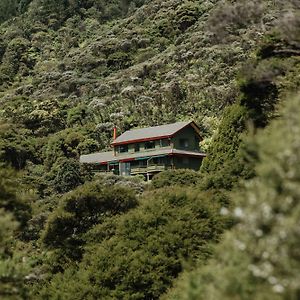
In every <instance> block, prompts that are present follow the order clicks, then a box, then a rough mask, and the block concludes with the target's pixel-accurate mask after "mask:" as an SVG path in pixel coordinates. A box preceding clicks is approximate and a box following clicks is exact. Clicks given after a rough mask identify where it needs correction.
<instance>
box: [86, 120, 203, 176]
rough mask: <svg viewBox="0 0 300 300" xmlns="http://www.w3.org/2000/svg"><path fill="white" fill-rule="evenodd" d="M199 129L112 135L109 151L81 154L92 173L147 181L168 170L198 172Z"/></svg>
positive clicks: (180, 126) (190, 125) (177, 126)
mask: <svg viewBox="0 0 300 300" xmlns="http://www.w3.org/2000/svg"><path fill="white" fill-rule="evenodd" d="M200 141H201V135H200V129H199V127H198V126H197V125H196V123H195V122H193V121H189V122H177V123H173V124H167V125H161V126H155V127H148V128H141V129H133V130H129V131H126V132H124V133H123V134H121V135H120V136H119V137H116V134H114V141H113V142H112V144H111V145H112V147H113V150H112V151H109V152H98V153H93V154H88V155H81V156H80V162H81V163H82V164H90V165H92V166H93V170H95V171H99V172H110V173H114V174H118V175H122V176H129V175H138V174H142V175H144V176H145V177H146V178H147V179H149V178H152V176H153V175H155V174H156V173H158V172H161V171H163V170H168V169H194V170H199V168H200V165H201V162H202V159H203V158H204V157H205V154H204V153H202V152H201V151H200V146H199V143H200Z"/></svg>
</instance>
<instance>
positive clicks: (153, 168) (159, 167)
mask: <svg viewBox="0 0 300 300" xmlns="http://www.w3.org/2000/svg"><path fill="white" fill-rule="evenodd" d="M167 169H168V167H167V166H166V165H163V164H156V165H154V164H153V165H150V166H148V167H147V166H144V167H131V175H138V174H146V173H154V172H161V171H164V170H167Z"/></svg>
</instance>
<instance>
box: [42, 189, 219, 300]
mask: <svg viewBox="0 0 300 300" xmlns="http://www.w3.org/2000/svg"><path fill="white" fill-rule="evenodd" d="M221 231H222V222H221V219H220V217H219V215H218V206H216V205H215V204H213V203H211V201H210V200H209V199H207V195H206V194H199V193H198V192H192V191H187V190H185V189H179V188H177V189H174V188H173V189H172V190H171V189H166V190H164V191H162V190H160V191H158V192H155V193H153V194H149V195H148V196H147V197H146V198H144V199H143V200H142V202H141V205H140V206H139V207H137V208H136V209H133V210H131V211H130V212H129V213H127V214H124V215H122V216H119V217H117V218H111V219H107V220H106V222H105V223H102V224H101V225H97V226H96V227H94V228H93V229H92V235H90V243H89V246H88V248H87V252H86V254H85V255H84V259H83V261H82V263H81V264H80V266H79V270H78V272H75V274H74V272H73V275H72V277H71V278H70V277H69V276H68V278H65V277H64V278H63V277H62V276H60V275H58V276H57V277H55V278H54V279H53V281H52V283H51V286H50V287H49V288H47V290H46V289H44V290H43V291H42V294H43V296H45V294H46V295H48V297H50V298H51V297H54V295H55V297H60V296H61V295H63V296H64V297H65V298H66V299H70V298H73V299H81V298H82V297H83V298H84V297H87V295H88V297H90V298H96V299H158V298H159V296H160V295H161V294H162V293H163V292H164V291H165V290H166V289H167V288H168V287H169V286H170V285H171V283H172V280H173V279H174V278H176V277H177V275H178V274H179V273H180V272H181V271H182V268H183V265H184V264H185V265H186V266H187V265H188V262H194V261H196V260H200V261H205V260H206V259H207V258H208V257H209V256H210V254H211V250H210V242H213V241H217V240H218V236H219V234H220V232H221ZM93 236H94V237H95V240H94V241H92V240H91V237H93ZM99 236H101V238H99ZM93 243H94V245H93ZM75 282H80V289H77V288H75V290H76V292H75V293H74V289H73V288H70V289H69V288H68V287H67V286H70V287H71V286H74V285H75Z"/></svg>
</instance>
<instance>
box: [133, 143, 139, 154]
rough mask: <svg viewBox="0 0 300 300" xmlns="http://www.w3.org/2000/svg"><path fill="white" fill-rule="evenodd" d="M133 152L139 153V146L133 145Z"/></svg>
mask: <svg viewBox="0 0 300 300" xmlns="http://www.w3.org/2000/svg"><path fill="white" fill-rule="evenodd" d="M134 152H140V144H135V145H134Z"/></svg>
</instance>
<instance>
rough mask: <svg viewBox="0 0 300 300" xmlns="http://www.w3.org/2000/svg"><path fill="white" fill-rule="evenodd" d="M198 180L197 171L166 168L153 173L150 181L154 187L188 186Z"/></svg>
mask: <svg viewBox="0 0 300 300" xmlns="http://www.w3.org/2000/svg"><path fill="white" fill-rule="evenodd" d="M198 181H199V173H197V172H196V171H193V170H189V169H187V170H184V169H180V170H168V171H164V172H161V173H158V174H157V175H155V176H154V177H153V179H152V181H151V184H152V186H153V187H154V188H162V187H168V186H189V185H195V184H196V183H197V182H198Z"/></svg>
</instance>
